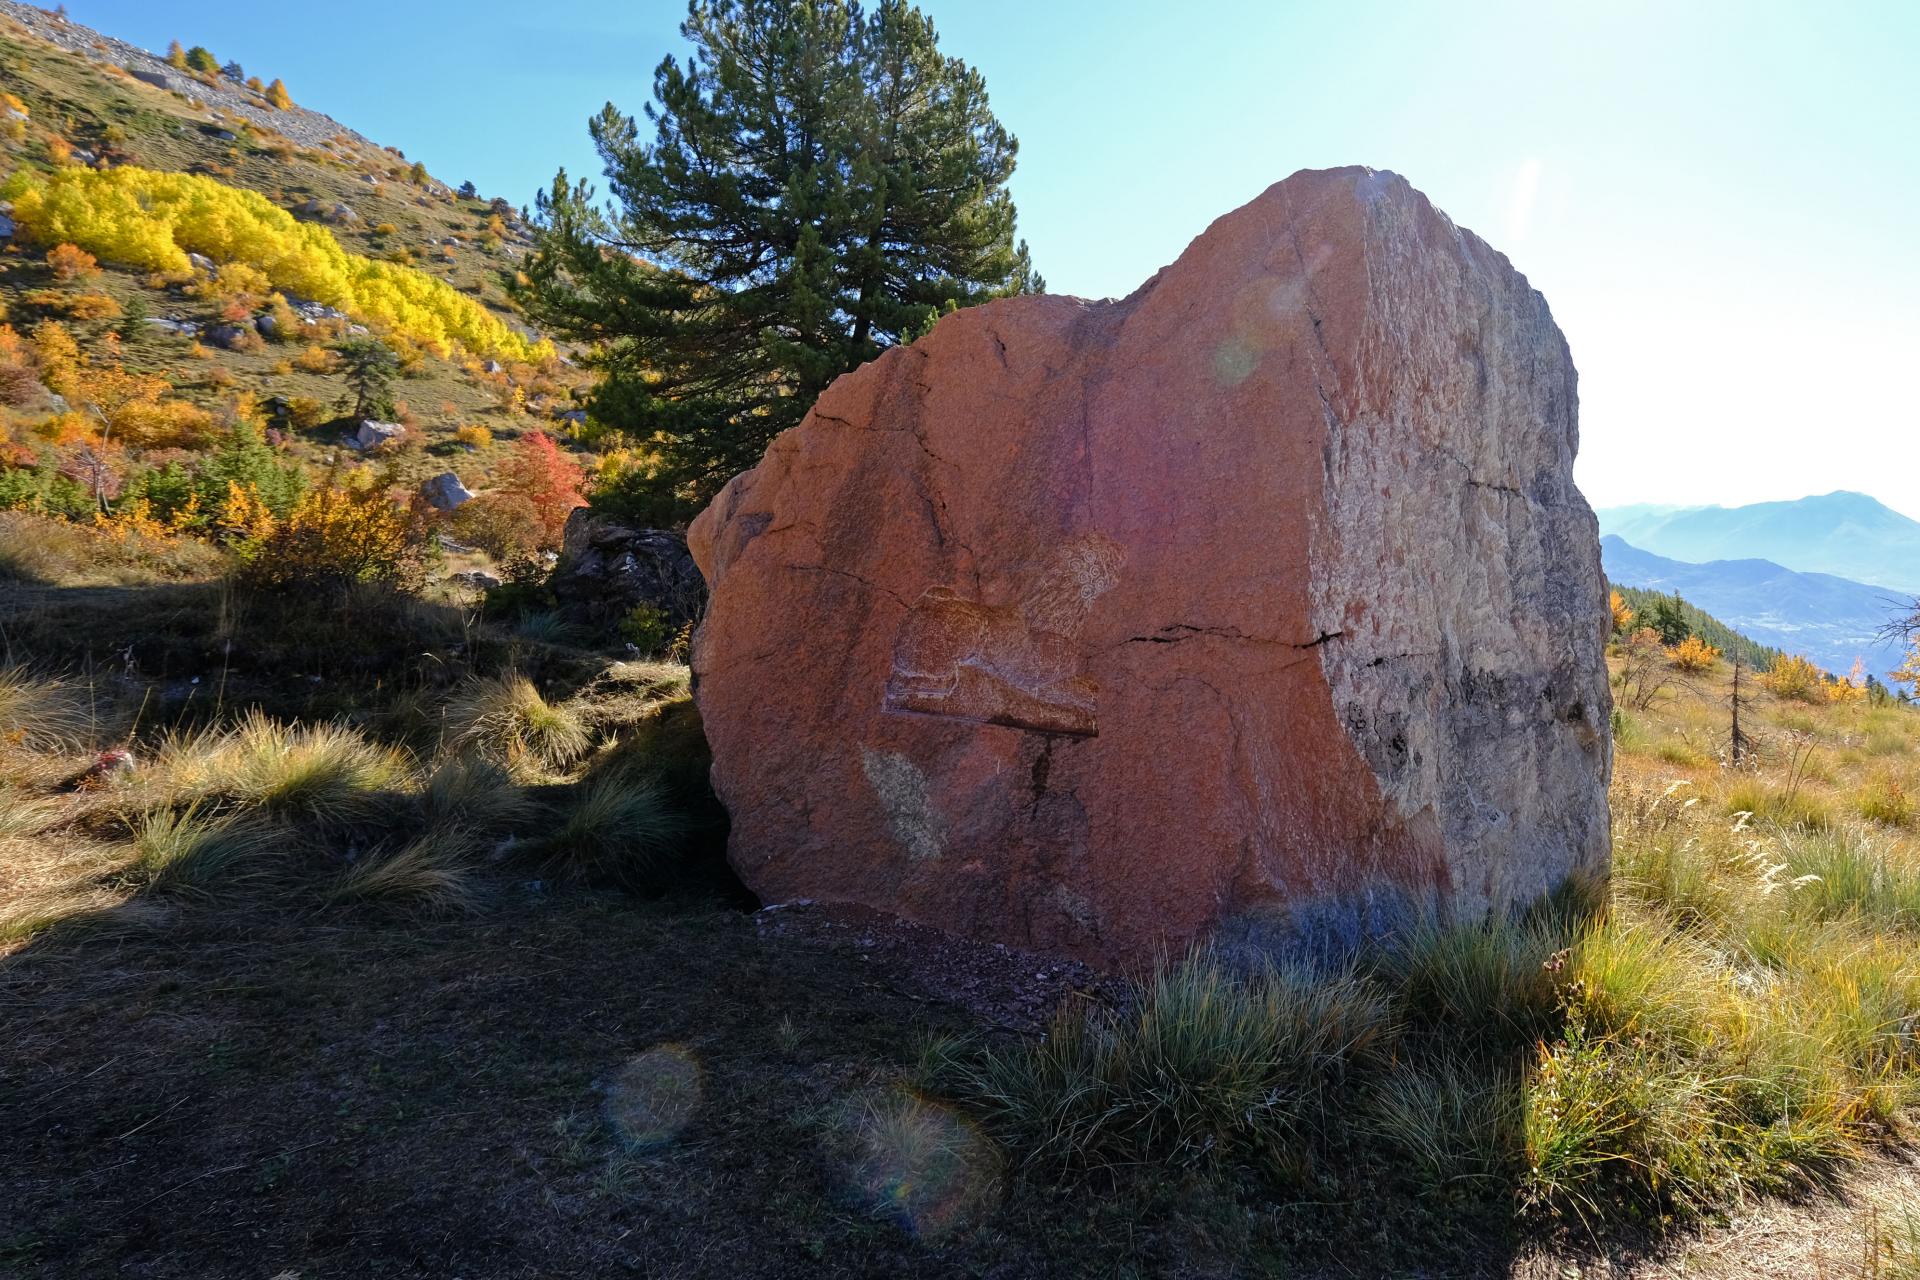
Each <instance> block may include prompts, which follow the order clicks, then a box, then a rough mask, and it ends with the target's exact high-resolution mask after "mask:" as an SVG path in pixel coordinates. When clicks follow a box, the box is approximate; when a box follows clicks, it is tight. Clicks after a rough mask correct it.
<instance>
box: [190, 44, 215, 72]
mask: <svg viewBox="0 0 1920 1280" xmlns="http://www.w3.org/2000/svg"><path fill="white" fill-rule="evenodd" d="M187 70H189V71H198V72H199V73H200V74H201V75H203V76H212V75H218V74H220V59H218V58H216V57H214V56H213V52H212V50H210V49H208V48H207V47H206V46H204V45H195V46H193V48H191V49H189V50H187Z"/></svg>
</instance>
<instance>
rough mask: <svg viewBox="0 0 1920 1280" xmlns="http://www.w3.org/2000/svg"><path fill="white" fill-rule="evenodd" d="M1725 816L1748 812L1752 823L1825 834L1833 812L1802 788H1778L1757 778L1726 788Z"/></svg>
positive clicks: (1831, 820) (1831, 825) (1831, 824)
mask: <svg viewBox="0 0 1920 1280" xmlns="http://www.w3.org/2000/svg"><path fill="white" fill-rule="evenodd" d="M1724 805H1725V808H1726V811H1727V813H1729V814H1739V813H1750V814H1752V815H1753V817H1754V819H1755V821H1758V822H1762V823H1768V824H1771V825H1773V826H1777V827H1788V828H1798V829H1800V830H1803V831H1826V830H1829V829H1831V828H1832V827H1833V826H1834V818H1833V813H1832V810H1831V809H1829V808H1828V806H1827V804H1826V802H1825V801H1823V800H1822V799H1821V798H1820V797H1819V796H1817V795H1814V794H1812V793H1810V792H1809V791H1808V790H1807V789H1806V788H1805V787H1784V788H1783V787H1779V786H1773V785H1769V784H1768V783H1766V782H1765V781H1762V780H1761V779H1758V778H1751V777H1749V778H1742V779H1740V780H1738V781H1736V782H1735V783H1734V784H1733V785H1732V786H1730V787H1728V788H1727V791H1726V796H1725V799H1724Z"/></svg>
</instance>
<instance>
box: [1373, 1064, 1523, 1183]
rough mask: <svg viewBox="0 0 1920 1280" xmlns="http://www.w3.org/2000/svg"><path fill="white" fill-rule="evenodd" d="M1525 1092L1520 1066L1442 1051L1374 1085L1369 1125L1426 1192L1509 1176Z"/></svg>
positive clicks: (1392, 1072) (1400, 1068)
mask: <svg viewBox="0 0 1920 1280" xmlns="http://www.w3.org/2000/svg"><path fill="white" fill-rule="evenodd" d="M1523 1105H1524V1095H1523V1094H1522V1091H1521V1081H1520V1074H1519V1072H1518V1071H1513V1070H1508V1069H1504V1068H1498V1067H1496V1068H1491V1069H1490V1068H1489V1067H1488V1065H1487V1063H1486V1062H1485V1061H1483V1060H1476V1059H1470V1058H1464V1057H1459V1056H1454V1055H1441V1056H1440V1057H1438V1058H1436V1059H1434V1060H1433V1061H1431V1062H1430V1063H1426V1064H1415V1063H1412V1062H1402V1063H1400V1064H1398V1065H1396V1066H1395V1067H1394V1068H1393V1069H1392V1070H1390V1071H1388V1072H1387V1073H1386V1074H1385V1075H1383V1076H1382V1077H1381V1078H1380V1080H1379V1081H1378V1083H1377V1084H1376V1085H1375V1086H1374V1088H1373V1090H1372V1096H1371V1100H1370V1104H1369V1107H1368V1111H1369V1116H1370V1120H1369V1124H1368V1128H1369V1129H1370V1130H1371V1132H1372V1133H1373V1134H1374V1135H1375V1136H1377V1137H1378V1138H1379V1139H1380V1140H1381V1141H1382V1142H1383V1143H1384V1144H1385V1145H1386V1146H1387V1148H1388V1149H1389V1150H1391V1151H1392V1152H1393V1153H1394V1156H1395V1158H1396V1159H1397V1160H1398V1161H1400V1162H1403V1163H1404V1165H1405V1167H1406V1170H1407V1172H1408V1173H1409V1174H1410V1175H1411V1176H1412V1178H1413V1180H1414V1182H1415V1184H1416V1185H1417V1186H1418V1187H1419V1188H1420V1189H1421V1190H1422V1191H1423V1192H1426V1193H1428V1194H1434V1193H1438V1192H1442V1191H1445V1190H1447V1189H1449V1188H1452V1187H1455V1186H1458V1185H1459V1184H1462V1183H1469V1184H1492V1183H1497V1182H1499V1181H1503V1180H1510V1179H1511V1177H1512V1175H1513V1172H1514V1166H1515V1164H1516V1159H1515V1152H1516V1151H1518V1150H1519V1148H1520V1132H1521V1115H1522V1110H1523Z"/></svg>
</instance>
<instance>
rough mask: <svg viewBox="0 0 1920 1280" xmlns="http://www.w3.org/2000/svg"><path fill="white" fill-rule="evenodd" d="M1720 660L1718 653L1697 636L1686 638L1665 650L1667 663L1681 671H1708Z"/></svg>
mask: <svg viewBox="0 0 1920 1280" xmlns="http://www.w3.org/2000/svg"><path fill="white" fill-rule="evenodd" d="M1719 660H1720V651H1719V650H1718V649H1716V648H1714V647H1713V646H1712V645H1710V644H1708V643H1707V642H1706V641H1705V640H1702V639H1701V638H1700V637H1699V636H1688V637H1687V638H1686V639H1685V640H1682V641H1681V642H1680V643H1679V644H1676V645H1672V646H1670V647H1669V648H1668V649H1667V661H1668V662H1671V663H1672V664H1673V665H1674V666H1675V667H1676V668H1677V669H1679V670H1681V671H1708V670H1711V669H1712V667H1713V664H1714V663H1716V662H1718V661H1719Z"/></svg>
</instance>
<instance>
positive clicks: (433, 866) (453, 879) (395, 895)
mask: <svg viewBox="0 0 1920 1280" xmlns="http://www.w3.org/2000/svg"><path fill="white" fill-rule="evenodd" d="M477 844H478V842H477V840H476V838H475V836H474V834H473V833H472V832H471V831H469V830H466V829H464V828H460V827H448V828H441V829H436V830H434V831H430V832H428V833H427V834H426V835H424V836H421V837H420V838H419V839H417V840H414V841H411V842H409V843H408V844H405V845H402V846H401V847H400V848H398V849H395V850H392V851H381V852H376V853H371V854H368V855H367V856H366V857H364V858H362V859H360V861H358V862H356V863H354V864H353V866H351V867H350V868H348V870H347V871H346V873H345V874H344V875H342V876H341V877H340V879H339V881H338V882H337V883H336V884H335V885H334V887H333V889H332V891H331V893H330V894H329V897H330V898H331V899H332V900H333V901H336V902H375V903H382V904H386V905H392V906H401V907H406V908H410V909H413V910H417V911H421V912H424V913H427V914H432V915H455V914H461V913H466V912H471V911H473V910H475V909H477V908H478V906H479V901H480V891H479V887H478V885H477V884H476V880H475V876H474V859H475V853H476V849H477Z"/></svg>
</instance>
